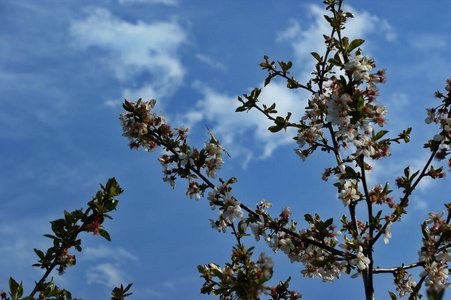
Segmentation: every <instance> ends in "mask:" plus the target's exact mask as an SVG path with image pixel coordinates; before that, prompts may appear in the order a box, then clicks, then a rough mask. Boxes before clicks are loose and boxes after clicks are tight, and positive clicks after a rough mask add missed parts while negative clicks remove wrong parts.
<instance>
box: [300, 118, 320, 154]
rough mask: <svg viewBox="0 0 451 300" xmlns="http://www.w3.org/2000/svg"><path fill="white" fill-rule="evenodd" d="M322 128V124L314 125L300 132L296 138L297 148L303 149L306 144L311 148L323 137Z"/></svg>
mask: <svg viewBox="0 0 451 300" xmlns="http://www.w3.org/2000/svg"><path fill="white" fill-rule="evenodd" d="M322 127H323V124H316V125H312V126H310V127H308V128H306V129H303V130H301V131H300V132H299V133H298V136H297V143H298V145H299V147H300V148H302V147H304V145H305V144H306V143H307V144H309V145H310V146H312V145H313V143H315V142H316V141H317V140H318V139H319V138H321V137H322V136H323V132H322V130H321V129H322Z"/></svg>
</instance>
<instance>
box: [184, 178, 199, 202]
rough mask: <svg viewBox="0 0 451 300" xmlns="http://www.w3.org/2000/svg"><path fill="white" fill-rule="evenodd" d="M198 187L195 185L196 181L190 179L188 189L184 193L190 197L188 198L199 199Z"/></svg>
mask: <svg viewBox="0 0 451 300" xmlns="http://www.w3.org/2000/svg"><path fill="white" fill-rule="evenodd" d="M199 191H200V190H199V187H198V186H197V183H196V182H194V181H191V182H190V183H189V184H188V190H187V191H186V195H187V196H189V197H190V199H193V197H194V199H196V200H199V199H200V195H199Z"/></svg>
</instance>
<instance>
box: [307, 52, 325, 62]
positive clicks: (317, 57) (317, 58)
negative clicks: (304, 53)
mask: <svg viewBox="0 0 451 300" xmlns="http://www.w3.org/2000/svg"><path fill="white" fill-rule="evenodd" d="M310 54H311V55H312V56H313V57H314V58H315V59H316V60H317V61H318V62H323V60H322V58H321V56H319V54H318V53H316V52H311V53H310Z"/></svg>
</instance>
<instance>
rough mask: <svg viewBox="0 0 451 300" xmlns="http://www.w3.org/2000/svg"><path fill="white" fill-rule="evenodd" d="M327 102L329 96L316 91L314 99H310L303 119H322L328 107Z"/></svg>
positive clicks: (315, 120) (314, 120) (313, 120)
mask: <svg viewBox="0 0 451 300" xmlns="http://www.w3.org/2000/svg"><path fill="white" fill-rule="evenodd" d="M326 102H327V98H326V96H325V95H324V94H318V93H316V94H315V95H314V96H313V99H310V100H309V105H308V107H306V110H305V115H304V116H303V117H302V120H310V121H312V122H317V121H321V120H322V119H323V117H324V111H325V109H326V108H327V106H326Z"/></svg>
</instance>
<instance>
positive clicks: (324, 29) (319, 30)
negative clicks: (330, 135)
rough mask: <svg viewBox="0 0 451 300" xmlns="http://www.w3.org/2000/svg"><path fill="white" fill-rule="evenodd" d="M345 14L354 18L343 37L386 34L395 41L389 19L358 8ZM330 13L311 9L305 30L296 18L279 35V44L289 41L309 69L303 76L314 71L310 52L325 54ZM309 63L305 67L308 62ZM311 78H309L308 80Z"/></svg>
mask: <svg viewBox="0 0 451 300" xmlns="http://www.w3.org/2000/svg"><path fill="white" fill-rule="evenodd" d="M344 10H345V11H350V12H353V13H354V15H355V18H349V19H348V22H347V24H346V29H345V31H344V35H345V36H348V37H349V38H350V39H351V40H352V39H357V38H363V39H366V38H367V36H368V35H370V34H377V35H383V36H384V38H385V39H386V40H387V41H393V40H395V39H396V33H395V32H394V30H393V29H392V27H391V26H390V24H389V23H388V22H387V21H386V20H382V19H380V18H379V17H377V16H375V15H371V14H369V13H368V12H366V11H363V12H358V11H357V10H356V9H354V8H352V7H349V6H345V7H344ZM325 14H328V12H327V11H326V10H325V9H323V8H322V7H320V6H317V5H310V6H308V15H309V26H308V27H306V28H303V27H302V26H301V24H300V23H299V22H298V21H297V20H294V19H291V20H289V22H290V25H289V27H288V28H287V29H285V30H284V31H281V32H279V34H278V37H277V41H279V42H289V43H290V44H291V47H292V48H293V54H294V55H295V57H296V59H297V60H298V61H299V62H303V63H304V64H303V66H304V68H305V69H307V70H309V71H308V73H306V74H304V75H307V74H308V75H309V74H310V70H313V67H314V62H315V61H314V59H313V58H312V57H311V55H310V53H311V52H317V53H318V54H320V55H322V53H324V52H325V44H324V38H323V35H324V34H326V35H330V33H331V27H330V25H329V23H327V21H326V20H325V19H324V15H325ZM368 45H371V44H370V43H365V44H364V46H362V47H365V48H366V49H367V48H368ZM307 61H308V62H310V65H308V64H307V65H306V64H305V62H307ZM306 79H308V77H307V78H306Z"/></svg>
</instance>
